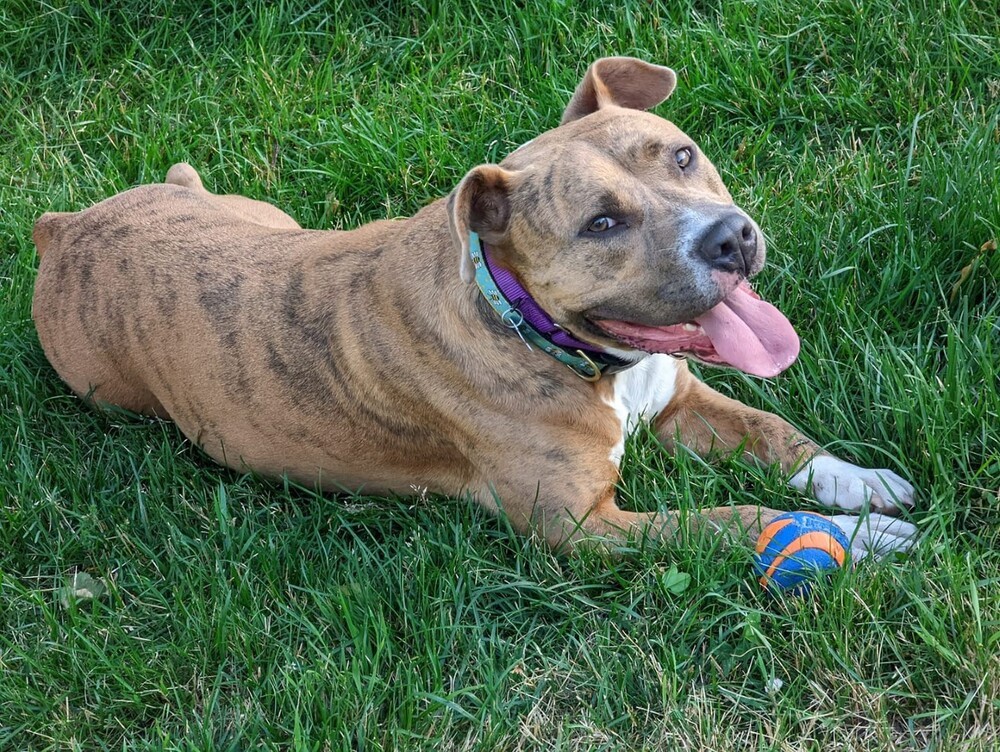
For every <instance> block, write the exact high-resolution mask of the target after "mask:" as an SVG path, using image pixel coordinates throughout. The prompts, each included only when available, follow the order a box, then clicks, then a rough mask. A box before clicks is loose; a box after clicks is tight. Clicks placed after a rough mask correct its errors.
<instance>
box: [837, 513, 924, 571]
mask: <svg viewBox="0 0 1000 752" xmlns="http://www.w3.org/2000/svg"><path fill="white" fill-rule="evenodd" d="M830 520H831V521H832V522H833V523H834V524H835V525H836V526H837V527H839V528H840V529H841V530H843V531H844V535H846V536H847V539H848V540H849V541H850V542H851V558H852V559H853V560H854V561H859V560H861V559H864V558H865V557H867V556H872V557H874V558H876V559H881V558H882V557H883V556H886V555H888V554H891V553H896V552H902V551H907V550H908V549H910V548H912V547H913V546H914V545H915V544H916V542H917V526H916V525H914V524H912V523H909V522H907V521H906V520H900V519H896V518H895V517H886V516H885V515H884V514H865V515H862V516H860V517H857V516H855V515H853V514H835V515H833V516H832V517H831V518H830Z"/></svg>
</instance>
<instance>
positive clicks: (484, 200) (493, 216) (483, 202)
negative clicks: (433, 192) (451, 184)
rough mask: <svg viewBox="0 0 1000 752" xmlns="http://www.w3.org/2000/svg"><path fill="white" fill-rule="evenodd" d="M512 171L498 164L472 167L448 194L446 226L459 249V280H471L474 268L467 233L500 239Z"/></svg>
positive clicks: (505, 224) (508, 207) (505, 223)
mask: <svg viewBox="0 0 1000 752" xmlns="http://www.w3.org/2000/svg"><path fill="white" fill-rule="evenodd" d="M514 183H515V173H513V172H510V171H509V170H505V169H503V168H502V167H499V166H498V165H493V164H485V165H479V167H474V168H472V169H471V170H470V171H469V173H468V174H467V175H466V176H465V177H464V178H462V182H461V183H459V184H458V188H456V189H455V190H454V191H452V194H451V196H449V197H448V225H449V228H450V230H451V239H452V241H453V242H454V243H455V247H456V248H457V249H458V250H459V253H460V254H461V255H460V257H459V258H460V261H459V266H458V268H459V273H460V274H461V276H462V281H463V282H466V283H468V282H472V281H473V280H474V279H475V276H476V269H475V267H474V266H473V264H472V259H471V258H469V232H470V231H471V232H475V233H478V235H479V237H480V238H482V240H483V241H485V242H487V243H491V244H496V243H499V242H501V241H502V240H503V239H504V238H505V237H506V235H507V229H508V225H509V223H510V210H511V189H512V188H513V186H514Z"/></svg>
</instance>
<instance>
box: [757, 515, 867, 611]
mask: <svg viewBox="0 0 1000 752" xmlns="http://www.w3.org/2000/svg"><path fill="white" fill-rule="evenodd" d="M850 551H851V544H850V541H848V540H847V536H846V535H844V531H843V530H841V529H840V528H839V527H837V525H835V524H834V523H833V522H831V521H830V520H829V519H828V518H826V517H824V516H823V515H821V514H816V513H815V512H786V513H785V514H781V515H779V516H777V517H775V518H774V519H773V520H771V522H770V523H768V525H767V526H766V527H765V528H764V530H763V531H762V532H761V534H760V538H758V539H757V547H756V550H755V552H754V557H753V565H754V570H755V571H756V572H757V575H758V576H759V578H760V584H761V585H762V586H763V587H764V588H765V589H768V590H771V591H774V590H782V591H787V592H790V593H793V594H797V595H802V594H805V593H807V592H808V591H809V588H810V586H811V584H812V582H813V581H815V580H817V579H819V578H821V577H824V576H826V575H828V574H831V573H833V572H835V571H836V570H838V569H839V568H840V567H842V566H844V564H845V562H847V561H849V558H850Z"/></svg>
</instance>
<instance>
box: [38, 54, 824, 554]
mask: <svg viewBox="0 0 1000 752" xmlns="http://www.w3.org/2000/svg"><path fill="white" fill-rule="evenodd" d="M673 85H674V77H673V73H672V72H670V71H669V70H668V69H665V68H661V67H659V66H652V65H649V64H646V63H641V62H640V61H634V60H630V59H610V60H604V61H599V62H598V63H596V64H595V65H594V66H592V67H591V69H590V71H588V74H587V78H586V79H585V80H584V81H583V82H582V83H581V85H580V87H579V88H578V90H577V92H576V94H575V95H574V98H573V101H572V102H571V103H570V105H569V107H568V108H567V111H566V115H565V116H564V125H562V126H561V127H559V128H557V129H555V130H552V131H550V132H548V133H545V134H543V135H542V136H540V137H539V138H538V139H536V140H535V141H534V142H532V143H530V144H528V145H526V146H525V147H522V148H521V149H519V150H517V151H516V152H514V153H513V154H512V155H510V156H509V157H508V158H507V159H506V160H505V161H504V162H503V163H502V164H501V165H499V166H497V165H483V166H480V167H477V168H475V169H474V170H472V171H471V172H470V173H469V175H467V176H466V178H465V179H464V180H463V181H462V183H461V184H460V186H459V187H458V188H457V189H456V191H454V192H453V193H452V195H451V196H450V197H448V199H442V200H439V201H436V202H434V203H432V204H430V205H429V206H427V207H426V208H424V209H423V210H421V211H420V212H418V213H417V214H416V215H415V216H413V217H411V218H409V219H405V220H400V221H380V222H375V223H372V224H369V225H365V226H363V227H361V228H359V229H356V230H352V231H346V232H337V231H326V232H323V231H311V230H303V229H301V228H300V227H299V225H298V224H297V223H296V222H295V221H294V220H293V219H292V218H291V217H289V216H288V215H286V214H284V213H283V212H281V211H279V210H278V209H276V208H275V207H273V206H271V205H270V204H264V203H262V202H258V201H251V200H250V199H246V198H243V197H240V196H217V195H213V194H211V193H209V192H208V191H207V190H205V189H204V187H203V186H202V183H201V180H200V179H199V178H198V176H197V174H196V173H195V172H194V170H193V169H191V168H190V167H189V166H187V165H175V166H174V167H173V168H172V169H171V170H170V172H169V174H168V178H167V182H166V183H164V184H161V185H145V186H141V187H137V188H134V189H132V190H129V191H126V192H124V193H121V194H119V195H117V196H114V197H112V198H110V199H108V200H106V201H103V202H101V203H99V204H97V205H96V206H93V207H91V208H89V209H86V210H84V211H82V212H79V213H74V214H46V215H44V216H43V217H42V218H41V219H40V220H39V221H38V223H37V224H36V226H35V243H36V245H37V248H38V252H39V255H40V256H41V257H42V259H41V265H40V269H39V273H38V280H37V283H36V287H35V296H34V307H33V315H34V318H35V322H36V325H37V328H38V334H39V337H40V340H41V343H42V346H43V348H44V350H45V353H46V355H47V356H48V358H49V360H50V361H51V363H52V365H53V366H54V367H55V369H56V370H57V371H58V373H59V374H60V376H62V378H63V379H64V380H65V381H66V382H67V383H68V384H69V386H70V387H71V388H72V389H73V390H74V391H75V392H76V393H77V394H79V395H81V396H84V397H87V398H89V399H92V400H94V401H95V402H97V403H107V404H113V405H119V406H121V407H124V408H128V409H129V410H133V411H136V412H140V413H145V414H149V415H157V416H161V417H163V418H170V419H172V420H174V421H176V423H177V424H178V425H179V426H180V428H181V430H182V431H183V432H184V433H185V435H186V436H188V437H189V438H190V439H191V440H192V441H193V442H195V443H196V444H198V445H199V446H200V447H202V448H203V449H204V450H205V451H206V452H207V453H208V454H209V455H211V456H212V457H213V458H215V459H216V460H217V461H219V462H221V463H223V464H225V465H228V466H229V467H232V468H236V469H238V470H246V469H248V468H250V469H253V470H254V471H256V472H258V473H263V474H267V475H282V474H285V475H288V476H289V477H291V478H293V479H294V480H296V481H298V482H301V483H306V484H313V483H318V484H319V485H321V486H322V487H324V488H328V489H334V490H336V489H362V488H363V489H364V490H366V491H368V492H372V493H384V492H394V493H401V494H408V493H412V492H413V491H414V489H420V490H422V489H428V490H430V491H432V492H437V493H441V494H446V495H461V494H469V495H471V496H472V497H473V498H475V499H476V500H477V501H478V502H479V503H481V504H484V505H485V506H487V507H490V508H495V507H496V506H497V504H502V506H503V511H504V512H505V513H506V515H507V516H508V517H509V518H510V519H511V521H512V523H513V524H514V526H515V527H516V528H517V529H519V530H522V531H528V530H538V531H541V532H542V534H543V535H544V536H545V538H546V539H547V540H548V541H549V542H550V543H551V544H553V545H561V544H567V543H569V544H572V543H574V542H576V541H578V540H580V539H582V538H584V537H586V536H589V535H595V534H596V535H600V536H613V537H616V536H620V535H622V534H623V532H624V533H628V532H649V533H652V534H655V535H662V536H664V537H667V538H669V537H672V536H673V535H674V534H675V533H676V532H677V530H678V520H677V516H676V514H675V513H663V514H636V513H631V512H626V511H623V510H621V509H619V508H618V506H617V505H616V503H615V483H616V481H617V479H618V468H617V466H616V464H615V463H614V462H613V461H612V460H611V459H610V458H609V449H610V448H611V447H612V446H614V445H615V443H616V442H618V441H619V440H620V438H621V432H622V426H621V424H620V422H619V419H618V417H617V416H616V415H615V413H614V410H613V409H612V408H611V407H609V405H608V402H609V400H610V399H611V395H612V391H613V380H614V378H615V377H607V378H604V379H602V380H601V381H599V382H597V383H593V384H591V383H587V382H584V381H582V380H581V379H579V378H578V377H577V376H576V375H574V374H573V373H572V372H571V371H570V370H569V369H567V368H566V367H564V366H563V365H561V364H559V363H557V362H556V361H555V360H553V359H551V358H549V357H548V356H546V355H545V354H543V353H540V352H537V351H534V352H529V351H528V350H526V349H525V347H524V345H523V343H522V342H521V340H520V339H519V338H518V337H517V336H516V335H514V334H513V333H512V332H511V331H509V330H507V329H506V328H505V327H504V326H503V325H502V324H500V322H499V321H498V319H497V317H496V315H495V314H494V313H493V311H492V310H490V309H489V308H488V307H487V306H486V305H485V304H484V301H483V300H482V299H481V296H480V293H479V291H478V289H477V288H476V287H475V285H471V284H468V281H469V279H470V271H471V269H470V268H469V265H468V264H467V262H466V261H465V256H464V255H462V254H464V252H465V251H464V248H465V243H466V238H467V235H468V231H469V230H470V229H471V230H475V231H477V232H479V234H480V235H481V236H482V237H483V239H484V240H485V241H486V242H488V243H490V244H491V245H492V247H493V248H494V249H495V253H496V255H497V258H498V259H499V260H500V262H501V263H504V264H507V265H509V266H510V267H512V268H514V269H516V270H517V272H518V274H519V275H520V277H521V279H522V281H523V282H524V283H525V285H526V286H527V287H528V288H529V289H530V290H531V291H532V293H533V294H534V295H535V297H536V298H537V300H538V301H539V302H540V303H541V304H542V306H543V307H544V308H546V310H548V311H549V312H550V314H551V315H552V316H553V317H554V318H555V319H556V320H557V321H560V322H561V323H563V324H564V325H565V326H566V327H567V328H568V329H570V330H571V331H573V332H574V333H575V334H577V336H580V337H584V338H586V339H588V340H590V341H592V342H594V343H596V344H599V345H605V346H615V347H619V348H620V347H623V346H621V345H620V343H616V342H614V341H612V340H609V339H607V338H606V336H605V335H604V334H603V333H602V332H601V331H600V330H598V329H596V328H595V327H594V326H593V325H592V324H590V321H589V319H588V318H587V316H586V314H587V313H588V312H594V311H602V312H605V313H610V314H614V317H615V318H621V319H627V320H631V321H638V322H649V323H659V324H667V323H674V322H679V321H685V320H688V319H690V318H692V317H693V316H695V315H697V314H699V313H701V312H703V311H705V310H707V308H709V307H711V306H712V305H714V304H715V303H717V302H718V301H719V300H720V299H721V298H722V297H723V296H724V295H725V294H726V292H727V291H728V289H731V284H735V281H732V280H723V281H722V282H720V280H719V279H718V278H716V277H713V276H712V275H711V274H710V273H709V272H708V270H707V268H700V267H698V266H697V265H693V264H691V263H690V260H689V259H686V258H685V257H683V256H682V254H680V253H678V252H677V251H676V250H675V249H676V248H678V247H679V245H680V244H682V241H683V238H682V237H681V234H682V233H683V231H684V230H683V228H684V221H683V217H684V212H690V211H698V212H702V213H704V212H708V213H711V212H718V211H721V210H723V209H728V208H731V207H732V199H731V198H730V196H729V193H728V192H727V191H726V188H725V187H724V186H723V184H722V181H721V180H720V179H719V176H718V174H717V173H716V171H715V169H714V168H713V167H712V165H711V163H710V162H709V161H708V159H707V158H706V157H705V156H704V155H703V154H701V153H700V152H699V151H698V150H697V147H695V146H694V144H693V142H692V141H691V140H690V139H689V138H688V137H687V136H685V135H684V134H683V133H682V132H681V131H679V130H678V129H677V128H676V127H675V126H673V125H672V124H670V123H668V122H667V121H665V120H662V119H661V118H658V117H656V116H654V115H651V114H648V113H646V112H642V111H641V110H643V109H646V108H648V107H651V106H653V105H655V104H657V103H658V102H659V101H661V100H662V99H664V98H665V97H666V96H667V95H669V93H670V91H671V90H672V89H673ZM680 146H688V147H690V148H691V149H692V150H693V154H694V160H696V164H695V166H694V168H693V169H691V170H689V171H688V173H687V174H685V175H681V174H680V172H679V170H678V168H677V166H676V163H675V160H674V156H673V155H674V152H675V150H676V149H677V148H679V147H680ZM602 213H614V214H615V215H616V216H629V217H631V218H632V219H633V221H634V223H635V226H636V231H635V232H634V233H630V234H629V235H628V236H627V237H626V236H625V235H622V234H619V235H617V236H616V238H610V239H608V238H605V239H592V238H584V237H581V228H585V227H586V226H587V222H588V221H589V220H590V218H592V217H593V216H595V215H597V214H602ZM763 251H764V249H763V247H761V249H760V253H759V259H758V260H759V263H758V264H757V266H756V268H754V269H752V270H751V272H756V271H757V269H758V268H759V265H760V264H762V263H763V257H764V253H763ZM459 267H461V274H460V273H459ZM727 285H729V287H728V289H726V288H727ZM609 317H610V316H609ZM655 425H656V428H657V430H658V431H659V433H660V435H661V436H662V437H663V438H664V440H665V441H666V442H667V443H673V442H674V441H680V442H682V443H684V444H686V445H688V446H691V447H694V448H695V449H697V450H699V451H708V450H709V449H711V448H713V447H714V448H717V449H727V450H728V449H732V448H735V447H737V446H740V445H741V444H743V445H744V446H745V448H746V449H747V451H749V452H751V453H752V454H753V455H754V456H756V457H759V458H760V459H761V460H762V461H764V462H779V463H780V464H781V466H782V468H783V469H785V470H786V471H789V472H790V471H792V470H794V469H795V467H796V466H797V465H798V464H799V463H800V462H801V461H802V460H803V458H804V457H807V456H810V455H812V454H814V453H816V452H818V451H819V450H818V447H817V446H816V445H815V444H813V443H812V442H810V441H808V440H805V439H802V438H801V436H800V435H799V434H798V433H797V432H796V431H795V430H794V429H793V428H792V427H791V426H789V425H788V424H787V423H786V422H785V421H783V420H782V419H780V418H778V417H776V416H774V415H770V414H767V413H763V412H760V411H757V410H753V409H751V408H748V407H746V406H744V405H741V404H739V403H737V402H735V401H733V400H730V399H728V398H726V397H723V396H721V395H719V394H717V393H716V392H714V391H712V390H711V389H709V388H708V387H706V386H705V385H704V384H702V383H701V382H699V381H697V380H696V379H694V377H692V376H691V375H690V374H689V373H688V371H687V368H686V365H685V364H683V363H681V364H679V366H678V373H677V388H676V393H675V396H674V398H673V399H672V400H671V402H670V403H669V405H668V406H667V408H666V409H665V410H664V411H663V413H662V414H661V415H660V417H659V418H658V419H657V420H656V421H655ZM776 514H777V512H775V511H773V510H771V509H766V508H759V507H756V506H737V507H723V508H716V509H707V510H703V511H702V512H700V515H692V516H691V524H693V525H694V526H696V527H698V526H699V525H702V526H704V523H711V524H710V525H707V526H706V527H707V528H708V529H711V530H716V529H726V528H729V527H730V526H731V523H733V522H734V521H738V522H739V523H740V525H741V526H742V528H743V529H744V530H745V531H746V532H747V533H748V534H749V535H750V536H751V537H755V536H756V535H757V534H758V532H759V530H760V528H761V525H762V524H765V523H766V522H768V521H769V520H770V519H771V518H772V517H773V516H774V515H776Z"/></svg>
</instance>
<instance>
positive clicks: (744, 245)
mask: <svg viewBox="0 0 1000 752" xmlns="http://www.w3.org/2000/svg"><path fill="white" fill-rule="evenodd" d="M698 253H699V255H700V256H701V257H702V258H703V259H704V260H705V261H707V262H708V263H709V264H710V265H711V267H712V268H713V269H718V270H719V271H723V272H736V273H739V274H747V273H748V272H749V271H750V268H751V266H752V265H753V263H754V259H755V258H756V255H757V232H756V230H755V229H754V227H753V224H751V223H750V222H748V221H747V220H746V218H745V217H743V216H742V215H741V214H738V213H732V214H727V215H724V216H723V217H721V218H719V219H718V220H716V221H715V222H714V223H713V224H712V225H711V226H710V227H709V228H708V230H707V231H706V232H705V234H704V235H703V236H702V238H701V241H700V242H699V245H698Z"/></svg>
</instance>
